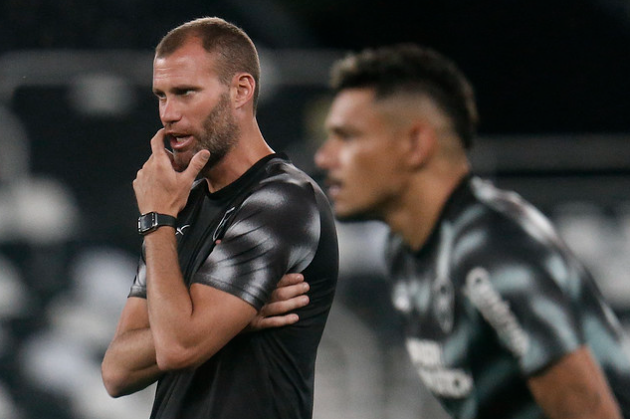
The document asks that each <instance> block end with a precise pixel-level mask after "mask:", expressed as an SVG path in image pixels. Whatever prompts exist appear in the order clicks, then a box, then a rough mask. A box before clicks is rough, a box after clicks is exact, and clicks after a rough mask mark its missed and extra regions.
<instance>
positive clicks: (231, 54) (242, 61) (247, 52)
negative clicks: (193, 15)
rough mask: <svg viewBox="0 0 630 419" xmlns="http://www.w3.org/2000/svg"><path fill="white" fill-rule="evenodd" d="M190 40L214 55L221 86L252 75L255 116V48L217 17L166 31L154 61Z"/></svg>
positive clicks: (257, 66)
mask: <svg viewBox="0 0 630 419" xmlns="http://www.w3.org/2000/svg"><path fill="white" fill-rule="evenodd" d="M190 38H198V39H199V40H201V43H202V45H203V48H204V49H205V50H206V51H208V52H209V53H216V54H217V56H218V57H219V59H218V60H217V68H216V70H217V73H218V75H219V78H220V79H221V81H222V82H223V83H226V84H229V83H230V81H231V79H232V76H234V74H236V73H238V72H241V71H243V72H246V73H249V74H251V76H252V77H253V78H254V81H255V82H256V87H255V89H254V100H253V104H254V112H256V107H257V105H258V95H259V93H260V60H259V58H258V51H256V46H255V45H254V43H253V42H252V40H251V39H250V37H249V36H248V35H247V34H246V33H245V31H243V30H242V29H241V28H239V27H238V26H236V25H234V24H232V23H229V22H227V21H225V20H223V19H221V18H218V17H203V18H199V19H195V20H192V21H190V22H186V23H184V24H183V25H180V26H178V27H176V28H175V29H172V30H171V31H169V32H168V33H167V34H166V35H165V36H164V38H162V40H161V41H160V43H159V44H158V45H157V47H156V48H155V55H156V57H167V56H169V55H171V54H172V53H174V52H175V51H176V50H177V49H179V48H180V47H182V46H183V45H184V44H185V43H186V41H188V40H189V39H190Z"/></svg>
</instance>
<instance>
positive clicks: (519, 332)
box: [465, 267, 529, 358]
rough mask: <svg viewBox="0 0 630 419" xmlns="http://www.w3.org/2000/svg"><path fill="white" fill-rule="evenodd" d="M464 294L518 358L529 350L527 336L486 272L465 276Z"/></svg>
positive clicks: (470, 273)
mask: <svg viewBox="0 0 630 419" xmlns="http://www.w3.org/2000/svg"><path fill="white" fill-rule="evenodd" d="M465 293H466V295H467V296H468V298H469V299H470V301H471V302H472V303H473V304H474V305H475V307H477V310H479V312H480V313H481V315H482V316H483V318H484V319H486V321H487V322H488V323H490V325H491V326H492V327H493V328H494V329H495V330H496V332H497V333H498V334H499V337H500V338H501V339H502V340H503V342H505V344H506V345H507V347H508V348H509V349H510V351H512V353H513V354H514V355H516V356H517V357H519V358H521V357H523V356H524V355H525V354H526V353H527V350H528V349H529V336H528V335H527V333H526V332H525V330H523V328H522V327H521V325H520V324H519V322H518V320H517V318H516V316H515V315H514V313H513V312H512V310H511V309H510V304H509V303H508V302H507V301H505V300H504V299H503V298H501V295H500V294H499V293H498V292H497V290H495V289H494V286H493V285H492V282H491V281H490V274H489V273H488V271H487V270H485V269H484V268H480V267H477V268H474V269H472V270H471V271H470V272H469V273H468V275H467V276H466V288H465Z"/></svg>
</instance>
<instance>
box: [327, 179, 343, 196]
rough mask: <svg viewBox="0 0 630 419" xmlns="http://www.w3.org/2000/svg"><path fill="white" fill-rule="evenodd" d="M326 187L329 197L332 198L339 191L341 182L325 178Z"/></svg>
mask: <svg viewBox="0 0 630 419" xmlns="http://www.w3.org/2000/svg"><path fill="white" fill-rule="evenodd" d="M326 188H327V189H328V194H329V195H330V197H331V198H333V199H334V198H335V197H336V196H337V195H339V192H340V191H341V182H340V181H338V180H333V179H330V178H329V179H327V180H326Z"/></svg>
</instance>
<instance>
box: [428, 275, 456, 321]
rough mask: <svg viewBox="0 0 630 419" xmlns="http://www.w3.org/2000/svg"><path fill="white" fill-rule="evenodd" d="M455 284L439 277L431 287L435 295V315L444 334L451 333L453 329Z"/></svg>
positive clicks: (433, 300) (443, 277)
mask: <svg viewBox="0 0 630 419" xmlns="http://www.w3.org/2000/svg"><path fill="white" fill-rule="evenodd" d="M453 293H454V291H453V283H452V282H451V280H450V279H449V278H448V277H446V276H441V275H438V276H437V278H435V280H434V281H433V284H432V286H431V294H432V295H433V298H432V302H433V307H432V308H433V315H434V316H435V319H436V321H437V323H438V324H439V325H440V329H442V332H444V333H450V332H451V330H452V329H453V316H454V313H453V311H454V307H453V306H454V296H453Z"/></svg>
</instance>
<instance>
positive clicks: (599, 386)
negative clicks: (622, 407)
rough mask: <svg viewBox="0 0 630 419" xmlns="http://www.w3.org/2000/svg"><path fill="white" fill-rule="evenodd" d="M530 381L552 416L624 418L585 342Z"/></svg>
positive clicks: (531, 388) (529, 384) (540, 402)
mask: <svg viewBox="0 0 630 419" xmlns="http://www.w3.org/2000/svg"><path fill="white" fill-rule="evenodd" d="M527 384H528V386H529V388H530V390H531V392H532V394H533V395H534V398H535V399H536V402H537V403H538V404H539V405H540V407H542V409H543V410H544V412H545V413H546V415H547V416H548V417H549V418H550V419H565V418H571V419H579V418H584V419H587V418H588V419H622V416H621V413H620V411H619V407H618V405H617V402H616V400H615V397H614V396H613V394H612V392H611V390H610V387H609V386H608V383H607V381H606V378H605V376H604V374H603V373H602V371H601V369H600V367H599V365H598V363H597V361H595V359H594V358H593V356H592V355H591V353H590V350H589V349H588V348H587V347H585V346H582V347H580V348H579V349H577V350H576V351H574V352H572V353H569V354H567V355H565V356H564V357H562V358H561V359H560V360H559V361H558V362H556V363H554V364H553V365H551V366H550V367H548V368H546V369H545V370H543V371H542V372H541V373H539V374H537V375H535V376H533V377H531V378H529V379H528V381H527Z"/></svg>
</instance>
